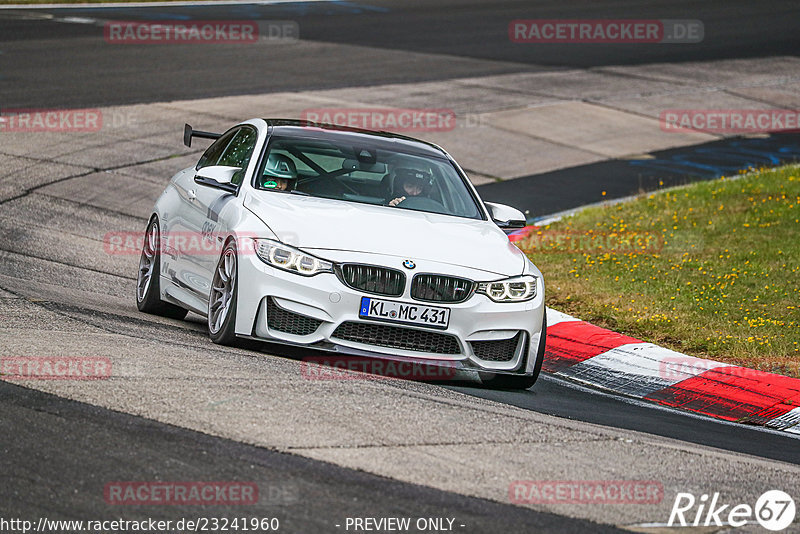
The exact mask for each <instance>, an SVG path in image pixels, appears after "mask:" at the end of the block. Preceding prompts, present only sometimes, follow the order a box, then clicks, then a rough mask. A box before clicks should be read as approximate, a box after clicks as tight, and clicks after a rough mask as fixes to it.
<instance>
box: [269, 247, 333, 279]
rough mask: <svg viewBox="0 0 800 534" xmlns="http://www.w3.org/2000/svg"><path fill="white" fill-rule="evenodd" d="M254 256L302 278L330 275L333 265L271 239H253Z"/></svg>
mask: <svg viewBox="0 0 800 534" xmlns="http://www.w3.org/2000/svg"><path fill="white" fill-rule="evenodd" d="M253 246H255V249H256V254H257V255H258V257H259V258H260V259H261V261H263V262H264V263H266V264H269V265H272V266H273V267H277V268H278V269H283V270H284V271H290V272H293V273H296V274H302V275H303V276H314V275H315V274H319V273H332V272H333V264H332V263H331V262H329V261H325V260H322V259H320V258H317V257H316V256H312V255H311V254H306V253H305V252H303V251H302V250H298V249H296V248H294V247H290V246H289V245H284V244H283V243H280V242H278V241H272V240H271V239H255V240H254V242H253Z"/></svg>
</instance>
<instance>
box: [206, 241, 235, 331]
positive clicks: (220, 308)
mask: <svg viewBox="0 0 800 534" xmlns="http://www.w3.org/2000/svg"><path fill="white" fill-rule="evenodd" d="M238 261H239V260H238V258H237V256H236V242H235V241H229V242H228V243H227V244H226V245H225V248H224V249H223V250H222V254H221V255H220V257H219V261H218V262H217V266H216V268H215V269H214V276H213V278H212V279H211V292H210V293H209V295H208V336H209V337H210V338H211V341H213V342H214V343H217V344H218V345H228V346H234V345H236V344H237V338H236V331H235V329H236V302H237V300H238V299H237V297H236V296H237V292H238V290H239V276H238V274H239V273H238V267H239V263H238Z"/></svg>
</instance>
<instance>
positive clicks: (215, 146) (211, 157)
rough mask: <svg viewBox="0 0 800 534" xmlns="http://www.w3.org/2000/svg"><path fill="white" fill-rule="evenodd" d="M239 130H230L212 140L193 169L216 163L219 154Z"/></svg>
mask: <svg viewBox="0 0 800 534" xmlns="http://www.w3.org/2000/svg"><path fill="white" fill-rule="evenodd" d="M238 132H239V130H238V129H236V130H231V131H229V132H228V133H226V134H223V136H222V137H220V138H219V139H217V140H216V141H214V142H213V143H212V144H211V146H210V147H208V148H207V149H206V151H205V152H203V156H202V157H201V158H200V161H198V162H197V167H195V170H198V171H199V170H200V169H202V168H203V167H210V166H212V165H216V164H217V161H218V160H219V157H220V155H221V154H222V152H223V151H224V150H225V148H226V147H227V146H228V144H229V143H230V142H231V139H233V136H234V135H236V134H237V133H238Z"/></svg>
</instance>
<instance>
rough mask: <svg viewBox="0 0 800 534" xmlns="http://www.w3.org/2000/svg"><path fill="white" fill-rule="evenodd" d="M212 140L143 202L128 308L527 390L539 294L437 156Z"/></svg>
mask: <svg viewBox="0 0 800 534" xmlns="http://www.w3.org/2000/svg"><path fill="white" fill-rule="evenodd" d="M196 137H199V138H206V139H213V140H214V141H213V143H212V144H211V145H210V146H209V147H208V149H207V150H206V151H205V153H204V154H203V155H202V157H201V158H200V160H199V161H198V163H197V165H195V166H192V167H190V168H188V169H184V170H182V171H180V172H178V173H177V174H176V175H175V176H174V177H173V178H172V180H171V181H170V182H169V185H168V186H167V188H166V189H165V190H164V192H163V194H162V195H161V197H160V198H159V199H158V201H157V202H156V205H155V207H154V209H153V214H152V216H151V218H150V221H149V223H148V226H147V229H146V233H145V239H144V247H143V250H142V254H141V259H140V263H139V273H138V279H137V295H136V296H137V305H138V308H139V310H141V311H143V312H147V313H153V314H158V315H163V316H167V317H172V318H179V319H182V318H183V317H185V316H186V313H187V311H189V310H191V311H193V312H196V313H198V314H201V315H204V316H206V317H208V331H209V335H210V337H211V339H212V340H213V341H214V342H215V343H220V344H234V343H235V342H236V341H237V340H239V339H242V338H247V339H254V340H261V341H266V342H272V343H283V344H290V345H296V346H304V347H308V348H311V349H316V350H322V351H332V352H334V353H339V354H343V355H347V356H355V357H366V358H377V359H389V360H393V361H395V362H404V361H405V362H409V361H411V362H418V363H419V362H422V363H424V364H425V365H430V366H439V367H444V366H446V367H449V368H454V369H457V370H458V371H459V372H461V371H463V372H464V373H465V374H466V375H467V376H476V377H478V378H479V379H480V380H482V381H483V382H484V383H489V384H491V385H492V386H495V387H501V388H528V387H530V386H532V385H533V383H534V382H535V381H536V378H537V377H538V375H539V370H540V369H541V366H542V358H543V357H544V349H545V333H546V316H545V306H544V280H543V278H542V274H541V272H539V270H538V269H537V268H536V266H535V265H534V264H533V263H532V262H531V261H530V260H529V259H528V258H527V257H526V256H525V255H524V254H523V253H522V252H521V251H520V250H519V249H518V248H517V247H516V246H514V245H513V244H512V243H511V242H510V241H509V239H508V236H507V235H506V232H510V231H512V230H513V229H516V228H521V227H522V226H524V224H525V218H524V216H523V214H522V213H520V212H519V211H518V210H516V209H514V208H511V207H508V206H504V205H500V204H494V203H490V202H483V201H482V200H481V198H480V197H479V196H478V193H477V192H476V190H475V188H474V187H473V186H472V184H471V183H470V181H469V180H468V178H467V176H466V174H465V173H464V171H463V170H462V169H461V168H460V167H459V166H458V164H457V163H456V162H455V161H454V160H453V159H452V158H451V157H450V156H449V155H448V154H447V152H445V151H444V150H442V149H441V148H439V147H438V146H436V145H432V144H430V143H426V142H423V141H419V140H416V139H412V138H409V137H404V136H400V135H395V134H390V133H385V132H370V131H365V130H355V129H349V128H341V127H336V126H330V125H320V124H315V123H309V122H304V121H294V120H284V119H267V120H264V119H252V120H248V121H245V122H242V123H240V124H237V125H236V126H234V127H233V128H231V129H230V130H228V131H227V132H225V133H222V134H216V133H209V132H201V131H195V130H192V128H191V127H190V126H189V125H188V124H187V125H186V127H185V130H184V142H185V143H186V144H187V145H188V146H191V143H192V139H193V138H196Z"/></svg>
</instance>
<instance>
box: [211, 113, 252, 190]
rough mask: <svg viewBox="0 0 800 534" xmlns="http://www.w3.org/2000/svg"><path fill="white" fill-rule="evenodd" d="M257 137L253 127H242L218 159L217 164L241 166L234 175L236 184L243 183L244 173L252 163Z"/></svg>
mask: <svg viewBox="0 0 800 534" xmlns="http://www.w3.org/2000/svg"><path fill="white" fill-rule="evenodd" d="M257 137H258V135H257V134H256V131H255V130H254V129H253V128H248V127H246V126H245V127H243V128H241V129H240V130H239V132H238V133H237V134H236V136H235V137H234V138H233V140H232V141H231V142H230V144H228V146H227V148H225V150H224V151H223V152H222V155H221V156H220V158H219V160H218V161H217V165H227V166H229V167H241V170H240V171H239V172H237V173H236V174H235V175H234V177H233V180H232V181H233V183H234V184H235V185H239V184H240V183H242V178H244V173H245V171H247V165H248V164H249V163H250V158H251V157H252V156H253V149H254V148H255V146H256V138H257Z"/></svg>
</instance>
